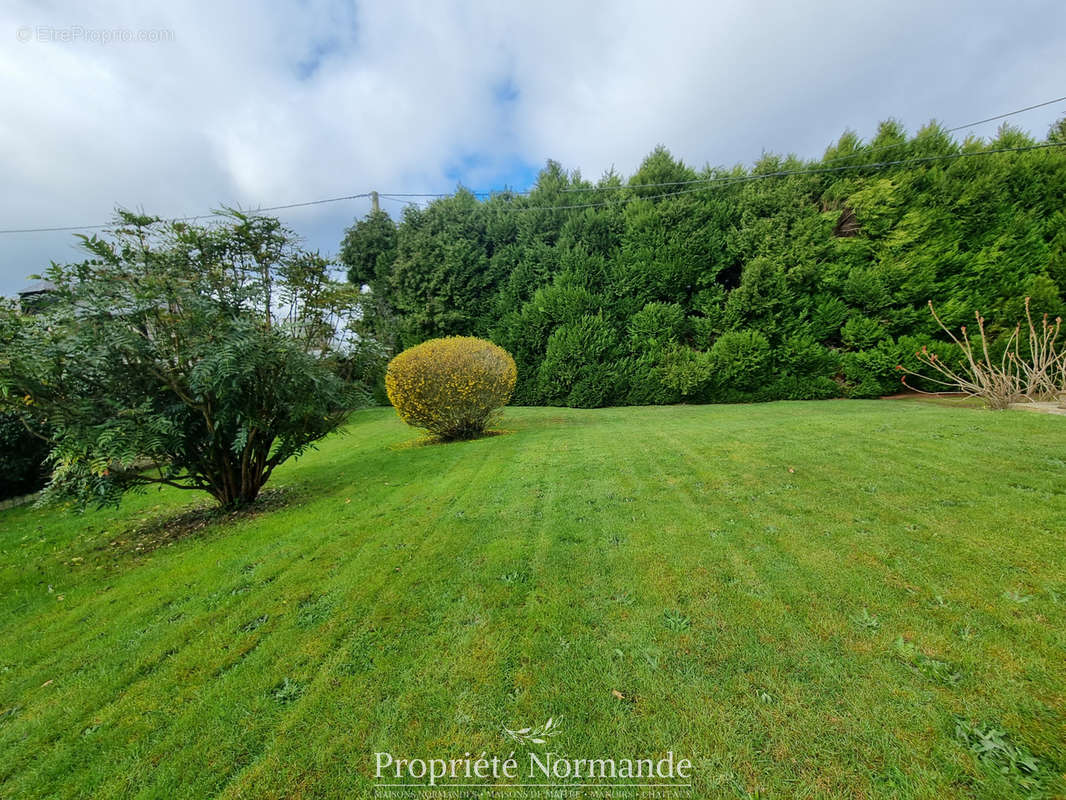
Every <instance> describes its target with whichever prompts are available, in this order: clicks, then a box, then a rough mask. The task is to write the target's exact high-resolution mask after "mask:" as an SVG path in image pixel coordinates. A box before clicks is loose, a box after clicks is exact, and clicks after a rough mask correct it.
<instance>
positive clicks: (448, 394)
mask: <svg viewBox="0 0 1066 800" xmlns="http://www.w3.org/2000/svg"><path fill="white" fill-rule="evenodd" d="M516 376H517V370H516V368H515V363H514V359H513V358H511V355H510V354H509V353H508V352H507V351H506V350H504V349H503V348H501V347H497V346H496V345H494V344H493V343H492V342H489V341H486V340H484V339H477V338H474V337H472V336H450V337H448V338H445V339H430V340H429V341H428V342H423V343H422V344H419V345H415V346H414V347H410V348H408V349H407V350H404V351H403V352H402V353H400V354H399V355H398V356H396V357H395V358H394V359H392V361H390V362H389V366H388V369H387V370H386V372H385V391H386V392H388V395H389V402H391V403H392V405H393V406H394V407H395V408H396V411H397V413H398V414H399V415H400V418H401V419H402V420H403V421H404V422H406V423H407V424H408V425H413V426H415V427H416V428H425V429H426V430H428V431H429V432H430V433H434V434H436V435H437V436H439V437H440V438H442V439H467V438H470V437H473V436H477V435H478V434H479V433H481V432H483V431H484V430H485V426H486V425H487V424H488V423H489V420H490V419H491V417H492V415H493V412H495V411H496V410H497V409H499V408H502V407H503V406H505V405H507V401H508V400H510V399H511V392H513V391H514V385H515V377H516Z"/></svg>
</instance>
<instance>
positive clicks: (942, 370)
mask: <svg viewBox="0 0 1066 800" xmlns="http://www.w3.org/2000/svg"><path fill="white" fill-rule="evenodd" d="M929 311H930V312H931V313H932V315H933V319H935V320H936V321H937V324H938V325H939V326H940V328H941V330H943V331H944V332H945V333H946V334H947V335H948V336H949V337H951V340H952V341H953V342H954V343H955V344H957V345H958V346H959V349H960V350H961V351H962V354H963V357H964V362H965V363H964V364H963V366H961V367H959V368H955V367H952V366H950V365H948V364H946V363H945V362H944V360H943V359H942V358H940V357H939V356H937V354H936V353H934V352H931V351H930V350H929V349H928V348H926V347H923V348H922V349H921V351H919V352H918V353H916V354H915V355H916V357H917V358H918V360H919V361H921V362H922V363H923V364H925V365H927V366H929V367H932V369H933V370H935V371H936V372H937V374H938V375H939V376H940V377H932V376H929V375H924V374H922V373H920V372H915V371H913V370H910V369H907V368H906V367H904V366H903V365H900V366H898V367H897V369H898V370H900V371H901V372H904V373H906V374H905V375H904V376H903V379H902V380H903V384H904V385H905V386H907V387H908V388H910V389H914V390H915V391H918V392H922V393H923V394H932V392H923V391H922V390H921V389H917V388H915V387H913V386H910V385H909V384H908V383H907V375H914V376H916V377H919V378H922V379H923V380H925V381H928V382H929V383H932V384H936V385H939V386H945V387H947V388H949V389H951V390H953V391H958V392H963V393H964V394H967V395H969V396H971V397H979V398H981V400H983V401H984V403H985V405H986V406H988V407H989V408H995V409H999V408H1007V407H1008V406H1010V405H1011V404H1013V403H1020V402H1022V401H1028V402H1040V401H1049V400H1054V399H1056V397H1058V396H1059V395H1062V394H1064V393H1066V349H1063V350H1061V351H1060V347H1061V346H1060V344H1059V342H1058V338H1059V332H1060V330H1061V328H1062V317H1057V318H1056V319H1055V321H1054V323H1052V322H1050V321H1049V320H1048V315H1047V314H1044V315H1043V317H1042V318H1041V321H1040V327H1039V328H1037V326H1036V325H1035V324H1034V322H1033V315H1032V313H1031V312H1030V310H1029V298H1028V297H1027V298H1025V318H1026V322H1027V324H1028V331H1027V336H1024V337H1023V336H1022V326H1021V324H1020V323H1019V324H1018V325H1016V326H1015V327H1014V330H1013V331H1012V332H1011V334H1010V336H1009V337H1008V338H1007V343H1006V346H1005V347H1004V348H1003V354H1002V356H1001V357H1000V358H999V359H998V360H994V359H993V358H992V356H991V354H990V348H989V341H988V335H987V333H986V332H985V318H984V317H982V316H981V312H979V311H978V312H975V313H974V316H975V317H976V319H977V330H978V332H979V334H980V338H979V340H978V339H973V340H971V338H970V335H969V333H968V332H967V330H966V326H965V325H964V326H963V327H962V329H961V337H959V336H956V335H955V334H954V333H952V332H951V330H950V329H949V328H948V327H947V326H946V325H945V324H944V322H943V320H941V319H940V316H939V315H938V314H937V313H936V309H935V308H933V303H932V301H929ZM1023 340H1024V341H1025V342H1026V344H1027V345H1028V347H1027V348H1025V349H1027V350H1028V353H1023V346H1022V341H1023Z"/></svg>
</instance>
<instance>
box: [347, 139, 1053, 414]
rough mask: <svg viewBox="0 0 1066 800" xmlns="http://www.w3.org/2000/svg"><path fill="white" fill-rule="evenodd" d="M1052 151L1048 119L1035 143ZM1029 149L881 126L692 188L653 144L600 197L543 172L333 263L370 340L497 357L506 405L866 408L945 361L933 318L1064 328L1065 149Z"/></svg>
mask: <svg viewBox="0 0 1066 800" xmlns="http://www.w3.org/2000/svg"><path fill="white" fill-rule="evenodd" d="M1064 141H1066V125H1064V124H1063V123H1061V122H1060V123H1059V124H1058V125H1056V126H1055V127H1054V128H1053V129H1052V130H1051V132H1050V133H1049V134H1048V137H1047V140H1046V142H1045V143H1046V144H1050V145H1057V144H1059V143H1063V142H1064ZM1034 144H1038V142H1036V141H1035V140H1034V139H1032V138H1030V137H1029V136H1028V135H1026V134H1024V133H1022V132H1021V131H1019V130H1017V129H1015V128H1011V127H1007V126H1005V127H1003V128H1001V129H1000V130H999V132H998V134H997V136H996V137H995V138H994V139H992V140H991V141H982V140H976V139H967V140H966V141H962V142H959V141H956V140H954V139H953V138H952V137H951V136H949V135H948V134H947V133H945V132H944V131H943V129H941V128H940V127H938V126H937V125H935V124H933V125H929V126H927V127H925V128H923V129H922V130H920V131H919V132H918V133H917V134H916V135H915V136H913V137H907V136H906V135H905V133H904V131H903V130H902V128H901V126H900V125H899V124H897V123H895V122H892V121H889V122H885V123H882V124H881V126H880V128H879V131H878V134H877V136H876V137H875V138H874V139H873V140H872V141H870V142H869V143H865V144H864V143H862V142H860V141H859V139H858V138H857V137H856V136H855V135H853V134H850V133H848V134H845V135H844V136H842V137H841V138H840V140H839V141H838V142H837V143H836V144H835V145H834V146H832V147H830V148H829V149H828V150H827V152H826V153H825V155H824V156H823V158H822V159H821V160H819V161H804V160H800V159H798V158H795V157H787V158H784V157H779V156H775V155H765V156H763V157H762V158H761V159H760V160H759V161H758V162H756V163H755V164H754V165H753V167H752V168H751V169H743V168H740V167H737V168H734V169H732V170H724V169H712V168H704V169H702V170H699V171H697V170H695V169H693V168H691V167H689V166H687V165H685V164H684V163H682V162H680V161H678V160H677V159H675V158H673V157H672V156H671V155H670V153H669V152H668V151H667V150H665V149H664V148H662V147H659V148H656V149H655V150H654V151H653V152H652V153H651V154H650V155H649V156H648V157H647V158H646V159H645V161H644V162H643V164H642V165H641V166H640V168H639V169H638V170H637V172H636V174H634V175H633V176H632V177H630V178H629V180H627V181H626V180H623V179H622V178H621V177H620V176H619V175H617V174H614V173H610V174H607V175H605V176H604V177H603V178H602V179H600V180H599V181H598V182H595V183H593V182H590V181H587V180H585V179H584V178H583V177H582V176H581V174H580V173H579V172H567V171H566V170H564V169H563V168H562V167H561V166H560V165H558V164H556V163H554V162H549V163H548V165H547V167H546V168H545V169H544V170H543V171H542V172H541V173H540V176H539V178H538V181H537V184H536V186H535V188H534V189H533V191H532V192H530V193H529V194H526V195H518V194H511V193H500V194H497V195H495V196H493V197H491V198H489V199H488V200H485V201H480V200H478V199H477V198H476V197H474V196H473V195H472V194H470V193H469V192H467V191H463V190H460V191H458V192H457V193H456V194H455V195H454V196H450V197H446V198H442V199H439V200H437V201H435V202H432V203H430V204H429V205H428V206H427V207H425V208H419V207H413V206H412V207H409V208H407V210H406V211H405V212H404V213H403V217H402V219H401V220H400V221H399V223H398V224H396V223H394V222H393V221H392V220H391V219H390V218H389V217H388V215H386V214H385V213H384V212H377V213H372V214H371V215H369V216H368V217H366V218H364V219H362V220H359V221H358V222H356V223H355V224H353V226H352V227H351V228H349V230H348V231H347V234H346V236H345V239H344V242H343V244H342V250H341V260H342V261H343V263H344V264H345V266H346V267H347V268H348V270H349V278H350V279H351V281H352V282H354V283H357V284H360V285H362V286H363V287H364V290H363V295H362V298H363V320H362V332H363V333H364V335H367V336H370V337H373V338H374V339H375V340H376V341H378V342H380V343H381V344H382V345H384V346H385V348H386V349H388V350H390V351H393V352H395V351H398V350H399V349H402V348H403V347H407V346H410V345H413V344H417V343H419V342H421V341H424V340H426V339H429V338H433V337H437V336H445V335H471V336H480V337H485V338H488V339H491V340H492V341H494V342H496V343H497V344H499V345H501V346H502V347H505V348H506V349H507V350H508V351H510V352H511V353H512V354H513V355H514V358H515V360H516V362H517V365H518V386H517V388H516V391H515V400H516V401H517V402H521V403H529V404H562V405H571V406H602V405H612V404H646V403H673V402H678V401H690V402H729V401H740V400H769V399H805V398H828V397H873V396H878V395H882V394H884V393H889V392H894V391H896V390H897V389H898V388H899V372H898V371H897V369H896V367H897V365H898V364H900V363H908V364H911V365H913V364H914V362H913V356H914V353H915V351H916V350H917V349H919V348H920V347H921V346H922V345H929V346H931V347H934V348H938V349H942V350H943V352H944V353H945V355H948V356H949V357H950V349H949V348H947V347H945V346H944V344H943V342H942V341H941V342H939V343H938V339H937V334H938V330H937V327H936V324H935V322H934V321H933V320H932V318H931V316H930V314H929V311H928V308H927V302H928V301H930V300H931V301H932V302H933V303H935V304H936V307H937V309H938V311H939V313H940V314H941V316H942V317H943V319H944V320H945V321H946V322H947V323H948V324H950V325H952V326H958V325H964V324H966V323H967V322H968V321H971V320H972V317H973V313H974V311H975V310H978V309H979V310H980V311H981V312H982V313H983V314H984V315H985V317H986V318H987V319H988V320H989V321H990V322H991V323H992V324H993V326H996V325H998V326H999V329H994V330H993V334H996V333H997V332H998V330H1006V329H1008V328H1012V327H1013V325H1014V323H1015V322H1016V321H1017V320H1018V319H1020V318H1021V316H1022V313H1023V302H1024V298H1025V297H1027V296H1029V297H1032V303H1033V308H1034V310H1036V311H1037V312H1048V313H1051V314H1052V315H1055V314H1058V313H1060V312H1061V311H1062V309H1063V300H1062V298H1063V297H1064V295H1066V147H1062V148H1060V147H1057V146H1051V147H1043V148H1038V149H1024V148H1029V147H1030V146H1032V145H1034ZM994 150H995V151H1001V150H1014V152H999V153H991V152H990V151H994ZM954 156H960V157H954ZM886 162H905V163H902V164H900V163H893V164H886ZM701 181H702V182H701Z"/></svg>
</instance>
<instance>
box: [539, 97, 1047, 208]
mask: <svg viewBox="0 0 1066 800" xmlns="http://www.w3.org/2000/svg"><path fill="white" fill-rule="evenodd" d="M1063 100H1066V96H1064V97H1056V98H1055V99H1054V100H1046V101H1044V102H1043V103H1037V104H1036V105H1032V106H1026V107H1025V108H1019V109H1015V110H1014V111H1008V112H1006V113H1005V114H997V115H996V116H994V117H986V118H985V119H979V120H977V121H976V122H968V123H966V124H965V125H956V126H955V127H954V128H946V129H944V131H943V132H944V133H955V132H956V131H961V130H964V129H966V128H973V127H975V126H977V125H982V124H984V123H985V122H993V121H995V120H997V119H1004V118H1005V117H1013V116H1014V115H1015V114H1021V113H1023V112H1025V111H1032V110H1033V109H1034V108H1043V107H1044V106H1050V105H1054V104H1055V103H1061V102H1062V101H1063ZM912 143H913V140H911V141H904V142H895V143H893V144H886V145H881V146H879V147H872V148H867V149H863V150H857V151H856V152H854V153H848V154H847V155H845V156H836V157H835V158H829V159H825V160H824V161H822V162H821V163H823V164H833V163H836V162H837V161H846V160H848V159H851V158H858V157H859V156H867V155H870V154H872V153H880V152H883V151H885V150H894V149H895V148H897V147H903V146H904V145H908V144H912ZM870 166H873V165H870ZM707 180H716V179H714V178H711V179H708V178H694V179H692V180H688V181H670V182H667V183H644V184H639V185H640V186H641V187H656V188H657V187H660V186H686V185H689V184H694V183H701V182H705V181H707ZM632 188H635V186H631V185H628V184H620V185H618V186H597V187H591V188H589V189H579V188H570V189H560V190H559V191H561V192H585V191H607V190H614V191H617V190H619V189H632Z"/></svg>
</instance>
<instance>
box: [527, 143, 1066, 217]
mask: <svg viewBox="0 0 1066 800" xmlns="http://www.w3.org/2000/svg"><path fill="white" fill-rule="evenodd" d="M1054 147H1066V142H1044V143H1042V144H1032V145H1025V146H1024V147H1003V148H1000V149H998V150H973V151H970V152H963V153H945V154H942V155H938V156H922V157H920V158H903V159H899V160H896V161H879V162H876V163H872V164H845V165H843V166H839V167H815V168H812V169H794V170H778V171H776V172H764V173H761V174H758V175H740V176H724V177H721V178H704V179H699V180H695V181H679V182H676V183H672V184H655V183H646V184H643V185H640V186H635V187H626V188H631V189H633V188H635V189H642V188H647V187H652V186H671V185H673V186H677V185H682V184H687V185H691V184H694V183H698V184H700V185H699V186H696V187H694V188H690V189H679V190H677V191H674V192H664V193H663V194H655V195H632V196H631V197H628V198H625V199H624V200H623V201H621V202H629V200H634V199H637V198H638V197H639V198H641V199H644V200H661V199H663V198H666V197H676V196H678V195H682V194H691V193H693V192H700V191H703V190H704V189H708V188H710V186H711V185H716V184H724V185H733V184H737V183H750V182H752V181H761V180H766V179H767V178H784V177H792V176H796V175H824V174H826V173H833V172H845V171H849V170H852V171H854V170H860V169H886V168H888V167H906V166H913V165H916V164H927V163H930V162H933V161H950V160H954V159H959V158H975V157H978V156H991V155H996V154H997V153H1024V152H1026V151H1029V150H1047V149H1050V148H1054ZM590 191H591V190H590ZM618 202H619V201H617V200H607V201H604V202H599V203H576V204H573V205H567V206H515V207H514V210H516V211H563V210H569V209H578V208H601V207H603V206H609V205H615V204H617V203H618Z"/></svg>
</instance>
